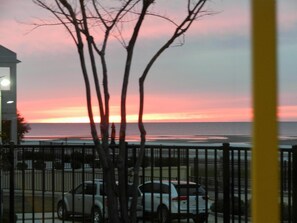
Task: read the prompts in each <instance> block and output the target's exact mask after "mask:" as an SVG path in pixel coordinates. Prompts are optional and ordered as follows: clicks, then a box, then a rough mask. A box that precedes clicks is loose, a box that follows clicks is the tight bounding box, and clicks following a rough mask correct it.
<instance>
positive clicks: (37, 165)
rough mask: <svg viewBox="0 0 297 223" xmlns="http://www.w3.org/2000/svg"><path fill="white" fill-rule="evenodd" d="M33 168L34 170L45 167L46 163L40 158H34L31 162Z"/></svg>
mask: <svg viewBox="0 0 297 223" xmlns="http://www.w3.org/2000/svg"><path fill="white" fill-rule="evenodd" d="M33 168H34V169H36V170H44V169H45V168H46V164H45V162H43V161H42V160H36V161H35V162H34V163H33Z"/></svg>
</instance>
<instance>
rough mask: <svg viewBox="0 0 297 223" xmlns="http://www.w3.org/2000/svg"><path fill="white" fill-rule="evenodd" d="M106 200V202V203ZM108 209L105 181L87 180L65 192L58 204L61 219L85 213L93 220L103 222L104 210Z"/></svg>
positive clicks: (58, 213) (96, 222)
mask: <svg viewBox="0 0 297 223" xmlns="http://www.w3.org/2000/svg"><path fill="white" fill-rule="evenodd" d="M104 202H105V203H104ZM105 209H107V206H106V195H105V192H104V190H103V181H102V180H99V179H95V180H94V181H85V182H83V183H81V184H80V185H78V186H77V187H76V188H75V189H74V190H71V191H69V192H67V193H64V194H63V195H62V196H61V198H60V199H59V201H58V204H57V215H58V218H59V219H64V220H65V219H67V218H68V217H69V216H70V215H85V216H87V217H91V219H92V222H94V223H98V222H102V219H103V214H102V213H103V211H104V213H106V212H107V211H105Z"/></svg>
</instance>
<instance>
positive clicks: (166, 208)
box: [138, 180, 209, 223]
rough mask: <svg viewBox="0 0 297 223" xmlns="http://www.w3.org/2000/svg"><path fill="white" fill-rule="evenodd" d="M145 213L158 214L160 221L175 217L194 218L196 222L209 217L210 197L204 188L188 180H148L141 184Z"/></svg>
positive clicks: (203, 220)
mask: <svg viewBox="0 0 297 223" xmlns="http://www.w3.org/2000/svg"><path fill="white" fill-rule="evenodd" d="M138 188H139V191H140V193H141V195H142V197H143V198H142V199H143V206H144V207H143V209H144V212H145V213H149V214H154V215H155V214H156V215H157V218H158V222H159V223H168V222H171V219H175V218H179V219H182V218H192V219H193V220H194V222H195V223H198V222H199V223H200V222H205V221H206V220H207V217H208V206H209V205H208V201H207V199H208V197H207V195H206V192H205V190H204V188H203V187H202V186H201V185H199V184H196V183H193V182H187V181H164V180H163V181H148V182H145V183H144V184H142V185H140V186H139V187H138Z"/></svg>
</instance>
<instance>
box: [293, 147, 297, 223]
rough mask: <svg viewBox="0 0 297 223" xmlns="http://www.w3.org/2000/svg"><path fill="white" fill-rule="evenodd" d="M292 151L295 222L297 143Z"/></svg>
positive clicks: (295, 215)
mask: <svg viewBox="0 0 297 223" xmlns="http://www.w3.org/2000/svg"><path fill="white" fill-rule="evenodd" d="M292 153H293V164H292V168H293V174H292V175H293V177H292V184H293V186H292V190H293V199H292V200H293V208H292V210H293V211H292V214H293V216H292V219H293V222H294V223H296V222H297V212H296V210H297V145H294V146H292Z"/></svg>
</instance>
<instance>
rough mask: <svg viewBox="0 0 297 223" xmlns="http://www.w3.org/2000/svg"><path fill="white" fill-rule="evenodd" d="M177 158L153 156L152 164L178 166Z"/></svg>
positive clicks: (156, 165)
mask: <svg viewBox="0 0 297 223" xmlns="http://www.w3.org/2000/svg"><path fill="white" fill-rule="evenodd" d="M179 165H180V163H179V160H178V158H177V157H175V158H162V159H160V158H155V159H154V166H155V167H163V166H179Z"/></svg>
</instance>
